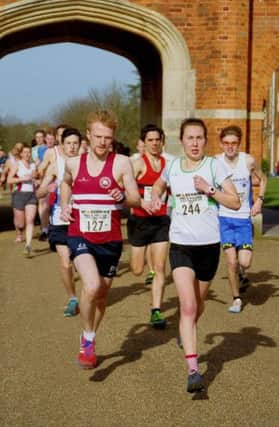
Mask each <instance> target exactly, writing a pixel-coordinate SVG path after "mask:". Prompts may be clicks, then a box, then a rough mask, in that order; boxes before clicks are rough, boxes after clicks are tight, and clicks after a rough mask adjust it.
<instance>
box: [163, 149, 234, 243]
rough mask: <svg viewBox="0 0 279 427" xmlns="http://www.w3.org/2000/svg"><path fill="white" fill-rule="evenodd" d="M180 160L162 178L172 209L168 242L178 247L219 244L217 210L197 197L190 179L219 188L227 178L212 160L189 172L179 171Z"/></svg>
mask: <svg viewBox="0 0 279 427" xmlns="http://www.w3.org/2000/svg"><path fill="white" fill-rule="evenodd" d="M182 160H183V157H180V158H177V159H175V160H174V161H173V162H172V163H171V164H170V167H169V169H168V170H167V169H165V170H164V172H163V174H162V176H161V178H162V179H163V180H164V181H165V182H167V183H168V184H169V186H170V188H171V194H172V196H173V201H174V206H173V210H172V216H171V226H170V242H171V243H177V244H181V245H208V244H213V243H218V242H219V241H220V233H219V222H218V208H217V204H216V202H215V201H214V200H213V199H212V198H210V197H208V196H207V195H206V194H203V193H198V192H197V190H196V189H195V187H194V181H193V177H194V176H195V175H199V176H202V177H203V178H204V179H205V180H206V181H207V182H208V184H209V185H210V186H216V185H218V186H221V185H222V183H223V181H224V180H225V179H226V178H228V173H227V171H226V170H225V168H224V167H223V165H222V164H221V163H220V162H218V160H216V159H215V158H213V157H205V158H204V159H203V161H202V162H201V164H200V165H199V166H198V167H197V168H196V169H195V170H191V171H186V170H183V169H182Z"/></svg>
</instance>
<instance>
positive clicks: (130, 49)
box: [0, 0, 195, 152]
mask: <svg viewBox="0 0 279 427" xmlns="http://www.w3.org/2000/svg"><path fill="white" fill-rule="evenodd" d="M0 11H1V21H2V22H1V28H2V30H1V32H2V34H1V38H2V41H1V45H2V48H1V52H0V56H4V55H6V54H8V53H11V52H14V51H17V50H20V49H24V48H27V47H34V46H37V45H40V44H46V43H54V42H59V41H76V42H80V43H83V44H91V45H94V46H97V47H101V48H104V49H107V50H111V51H113V52H115V53H119V54H121V55H123V56H125V57H127V58H128V59H130V60H131V61H132V62H133V63H134V64H135V65H136V66H137V68H138V70H139V72H140V75H141V79H142V112H143V114H142V122H145V121H147V120H148V121H151V120H154V121H156V122H157V123H161V124H162V126H163V128H164V129H165V131H166V134H167V143H168V147H169V149H170V151H172V152H177V150H178V147H177V135H178V125H179V122H180V121H181V119H182V118H184V117H186V116H189V115H191V114H194V108H195V74H194V71H193V70H192V69H191V61H190V55H189V52H188V48H187V46H186V44H185V41H184V39H183V37H182V35H181V34H180V33H179V31H178V30H177V29H176V28H175V26H174V25H173V24H172V23H171V22H170V21H169V20H168V19H167V18H165V17H164V16H162V15H161V14H159V13H157V12H155V11H152V10H150V9H147V8H144V7H142V6H138V5H136V4H134V3H133V4H132V3H130V2H128V1H123V0H94V1H93V0H71V1H70V2H69V1H68V0H40V1H37V0H22V1H15V2H13V3H10V4H8V5H6V6H2V7H1V8H0ZM92 33H93V34H92ZM144 112H145V114H144Z"/></svg>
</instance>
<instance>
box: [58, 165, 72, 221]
mask: <svg viewBox="0 0 279 427" xmlns="http://www.w3.org/2000/svg"><path fill="white" fill-rule="evenodd" d="M73 160H75V159H68V160H66V164H65V172H64V177H63V181H62V183H61V185H60V200H61V219H62V220H63V221H73V219H74V218H73V217H72V215H71V214H72V208H71V206H69V203H70V199H71V195H72V183H73V169H74V163H73Z"/></svg>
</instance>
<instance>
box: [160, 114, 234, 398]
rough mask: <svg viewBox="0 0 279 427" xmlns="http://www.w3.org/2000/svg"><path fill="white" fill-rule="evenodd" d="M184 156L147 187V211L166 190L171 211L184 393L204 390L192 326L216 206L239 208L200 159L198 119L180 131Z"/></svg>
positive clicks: (207, 269) (209, 163)
mask: <svg viewBox="0 0 279 427" xmlns="http://www.w3.org/2000/svg"><path fill="white" fill-rule="evenodd" d="M180 140H181V143H182V147H183V150H184V154H185V155H184V156H183V157H180V158H176V159H175V160H174V161H173V162H171V164H170V165H169V166H168V167H167V168H166V169H165V170H164V171H163V173H162V175H161V177H160V178H159V179H158V180H157V181H156V183H155V184H154V186H153V188H152V202H153V209H154V210H156V209H159V207H160V205H161V199H160V196H161V195H162V194H163V193H164V191H165V190H166V188H167V186H169V187H170V190H171V194H172V197H173V199H174V206H173V210H172V217H171V226H170V243H171V245H170V264H171V269H172V274H173V279H174V282H175V285H176V288H177V293H178V298H179V305H180V324H179V328H180V336H181V342H182V346H183V349H184V352H185V360H186V364H187V367H188V383H187V391H188V392H196V391H201V390H203V389H204V384H203V379H202V376H201V375H200V373H199V370H198V360H197V359H198V356H197V321H198V318H199V317H200V315H201V314H202V312H203V309H204V300H205V298H206V295H207V292H208V288H209V285H210V282H211V280H212V279H213V277H214V275H215V273H216V270H217V267H218V262H219V254H220V234H219V223H218V209H217V203H221V204H224V205H225V206H227V207H229V208H230V209H239V207H240V202H239V197H238V195H237V193H236V190H235V188H234V186H233V184H232V182H231V181H230V179H229V178H228V173H227V171H226V169H225V168H224V167H223V165H222V164H221V163H220V162H218V160H216V159H214V158H212V157H207V156H206V155H205V154H204V149H205V145H206V142H207V129H206V126H205V124H204V122H203V121H202V120H199V119H195V118H194V119H185V120H184V121H183V122H182V124H181V127H180Z"/></svg>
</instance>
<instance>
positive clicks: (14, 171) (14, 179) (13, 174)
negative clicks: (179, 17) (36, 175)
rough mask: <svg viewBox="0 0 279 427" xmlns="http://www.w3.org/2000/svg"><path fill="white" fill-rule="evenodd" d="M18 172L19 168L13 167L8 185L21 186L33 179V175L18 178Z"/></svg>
mask: <svg viewBox="0 0 279 427" xmlns="http://www.w3.org/2000/svg"><path fill="white" fill-rule="evenodd" d="M17 170H18V166H17V165H15V166H13V167H12V168H11V169H10V171H9V174H8V179H7V183H8V184H20V183H21V182H28V181H30V180H31V179H32V173H30V174H28V175H25V176H22V177H21V178H19V177H17V176H16V174H17Z"/></svg>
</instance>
